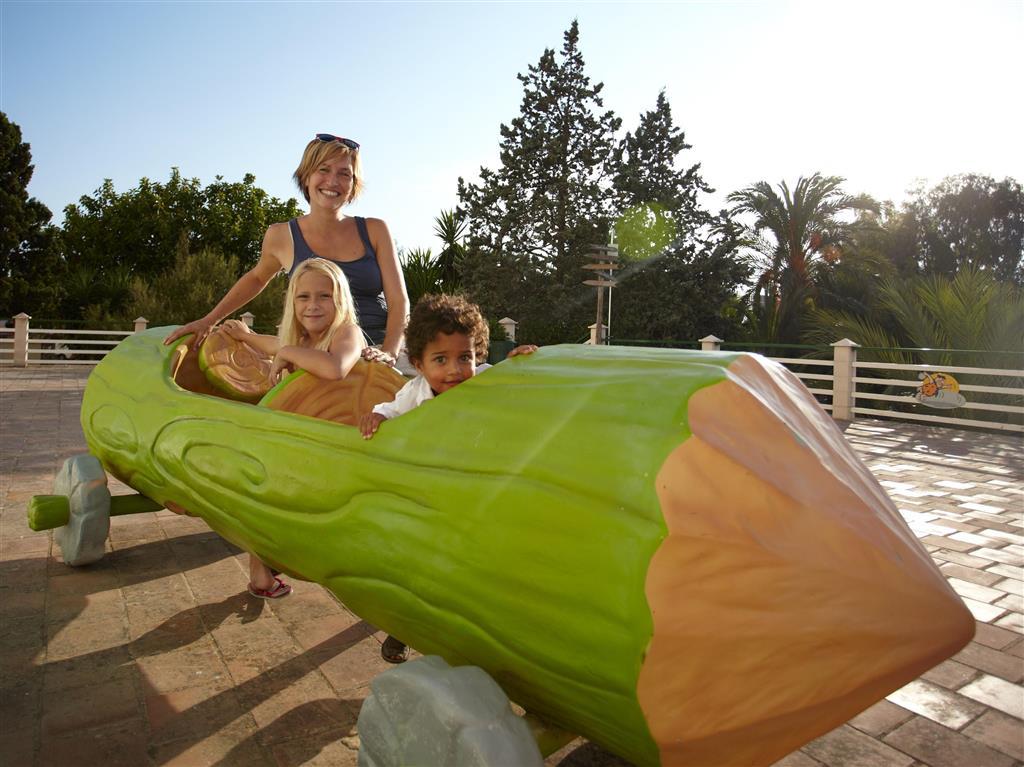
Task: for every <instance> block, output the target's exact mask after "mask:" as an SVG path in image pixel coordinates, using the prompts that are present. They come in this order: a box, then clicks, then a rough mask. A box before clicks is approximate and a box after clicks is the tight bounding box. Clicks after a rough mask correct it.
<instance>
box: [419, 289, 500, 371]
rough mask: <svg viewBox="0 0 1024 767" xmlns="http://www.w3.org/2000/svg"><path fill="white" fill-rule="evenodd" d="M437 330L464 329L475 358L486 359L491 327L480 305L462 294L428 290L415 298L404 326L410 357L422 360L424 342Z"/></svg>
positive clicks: (451, 331)
mask: <svg viewBox="0 0 1024 767" xmlns="http://www.w3.org/2000/svg"><path fill="white" fill-rule="evenodd" d="M438 333H465V334H466V335H467V336H469V337H470V338H472V339H473V345H474V347H475V349H476V358H477V361H478V362H483V361H484V360H486V358H487V347H488V344H489V343H490V339H491V331H490V328H489V327H487V323H486V322H485V321H484V317H483V315H482V314H481V313H480V307H479V306H477V305H476V304H473V303H470V302H469V301H467V300H466V299H464V298H463V297H462V296H448V295H444V294H442V295H432V294H428V295H425V296H423V297H422V298H421V299H420V300H419V301H417V302H416V306H414V307H413V309H412V314H411V315H410V317H409V324H408V325H406V328H405V351H406V353H407V354H408V355H409V359H410V360H411V361H413V362H422V361H423V352H424V350H425V349H426V348H427V344H429V343H430V342H431V341H433V340H434V338H435V337H436V336H437V334H438Z"/></svg>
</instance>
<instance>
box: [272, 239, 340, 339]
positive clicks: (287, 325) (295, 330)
mask: <svg viewBox="0 0 1024 767" xmlns="http://www.w3.org/2000/svg"><path fill="white" fill-rule="evenodd" d="M306 272H319V273H320V274H324V275H327V277H328V278H329V279H330V280H331V283H332V294H333V298H334V309H335V312H334V321H333V322H332V323H331V326H330V327H329V328H328V329H327V332H326V333H324V335H323V337H322V338H321V339H320V341H319V342H318V343H317V344H316V345H315V346H313V347H312V348H314V349H320V350H322V351H327V350H328V349H330V346H331V341H333V340H334V334H335V333H337V332H338V328H342V327H345V326H346V325H358V324H359V321H358V320H357V319H356V307H355V303H354V302H353V301H352V291H351V290H349V287H348V280H347V279H345V273H344V272H342V271H341V267H339V266H338V265H337V264H335V263H334V262H333V261H328V260H327V259H325V258H310V259H308V260H306V261H303V262H302V263H301V264H299V267H298V268H297V269H296V270H295V272H294V273H293V274H292V277H291V280H290V281H289V282H288V292H287V293H286V294H285V299H284V313H283V314H282V315H281V325H280V327H279V328H278V332H277V340H278V341H279V342H280V344H281V346H302V345H303V342H304V341H305V340H306V339H307V334H306V329H305V328H303V327H302V324H301V323H300V322H298V321H297V320H296V319H295V294H296V293H297V292H298V285H299V277H301V276H302V275H304V274H305V273H306Z"/></svg>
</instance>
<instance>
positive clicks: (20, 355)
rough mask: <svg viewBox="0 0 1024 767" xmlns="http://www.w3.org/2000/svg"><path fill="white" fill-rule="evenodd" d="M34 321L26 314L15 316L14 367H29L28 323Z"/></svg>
mask: <svg viewBox="0 0 1024 767" xmlns="http://www.w3.org/2000/svg"><path fill="white" fill-rule="evenodd" d="M30 319H32V318H31V317H30V316H29V315H27V314H25V312H21V313H20V314H15V315H14V358H13V362H14V366H15V367H19V368H23V367H27V366H28V321H29V320H30Z"/></svg>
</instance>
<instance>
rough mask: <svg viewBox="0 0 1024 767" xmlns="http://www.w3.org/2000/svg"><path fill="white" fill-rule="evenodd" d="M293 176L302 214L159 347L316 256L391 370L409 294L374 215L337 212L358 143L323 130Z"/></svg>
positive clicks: (394, 646) (353, 184)
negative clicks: (331, 265) (343, 288)
mask: <svg viewBox="0 0 1024 767" xmlns="http://www.w3.org/2000/svg"><path fill="white" fill-rule="evenodd" d="M292 178H293V179H294V180H295V183H296V184H297V185H298V187H299V191H301V192H302V196H303V197H305V198H306V202H308V203H309V213H307V214H306V215H305V216H300V217H299V218H295V219H292V220H291V221H288V222H287V223H280V224H271V225H270V227H268V229H267V233H266V234H265V235H264V236H263V249H262V251H261V253H260V260H259V261H258V262H257V264H256V266H254V267H253V268H252V269H250V270H249V271H248V272H246V273H245V274H243V275H242V276H241V277H240V278H239V279H238V282H236V283H235V284H234V285H233V286H232V288H231V289H230V290H229V291H228V292H227V294H226V295H225V296H224V298H222V299H221V300H220V302H219V303H218V304H217V305H216V306H215V307H213V309H212V310H211V311H210V312H209V314H207V315H206V316H205V317H203V318H202V319H198V320H193V321H192V322H190V323H188V324H187V325H183V326H181V327H180V328H178V329H177V330H174V331H172V332H171V333H170V334H169V335H168V336H167V338H165V339H164V343H165V344H170V343H173V342H174V341H175V340H176V339H178V338H180V337H182V336H184V335H187V334H189V333H194V334H195V337H194V338H193V340H192V344H193V345H196V346H197V345H199V344H200V343H202V341H203V339H204V338H206V336H207V335H208V334H209V332H210V329H211V328H212V327H213V326H214V325H216V324H217V323H218V322H220V321H221V320H222V319H224V318H225V317H227V316H229V315H231V314H233V313H235V312H237V311H238V310H239V309H241V308H242V307H243V306H245V305H246V304H247V303H249V302H250V301H251V300H252V299H254V298H255V297H256V296H258V295H259V294H260V292H261V291H262V290H263V289H264V288H265V287H266V286H267V284H268V283H269V282H270V280H271V279H273V277H274V275H276V274H277V273H278V272H279V271H282V270H284V271H285V272H287V273H288V275H289V276H291V274H292V273H293V272H294V271H295V269H296V268H297V267H298V266H299V264H301V263H302V262H303V261H306V260H308V259H310V258H315V257H320V258H325V259H327V260H328V261H334V262H335V263H336V264H338V266H340V267H341V270H342V271H343V272H344V273H345V277H346V278H348V282H349V287H350V288H351V291H352V298H353V300H354V301H355V305H356V313H357V315H358V318H359V325H360V327H361V328H362V329H363V332H364V333H365V334H366V336H367V341H368V343H370V344H373V345H375V346H379V350H378V349H373V348H372V347H370V346H368V347H367V348H366V349H365V350H364V351H363V356H364V357H367V358H369V359H380V360H381V361H383V362H386V363H388V364H389V365H394V364H395V362H396V361H397V359H398V354H399V351H401V348H402V339H403V336H404V333H405V321H406V319H407V318H408V316H409V296H408V294H407V293H406V290H405V279H404V278H403V276H402V269H401V267H400V266H399V263H398V258H397V256H396V255H395V246H394V243H393V242H392V241H391V233H390V232H389V231H388V228H387V225H386V224H385V223H384V222H383V221H381V220H380V219H379V218H369V219H362V218H357V217H352V216H346V215H345V214H344V213H343V212H342V209H343V208H344V207H345V205H347V204H348V203H350V202H352V201H353V200H355V199H356V197H358V196H359V193H360V192H361V191H362V188H363V174H362V166H361V163H360V161H359V144H358V143H356V142H355V141H353V140H352V139H348V138H342V137H341V136H334V135H332V134H330V133H318V134H316V137H315V138H314V139H313V140H312V141H310V142H309V144H307V145H306V151H305V152H303V154H302V161H301V162H300V163H299V167H298V168H296V170H295V174H294V175H293V177H292ZM257 561H258V560H257ZM260 565H262V563H260ZM267 572H268V573H269V572H270V571H269V570H268V571H267ZM278 588H279V587H278ZM285 593H287V592H285ZM281 595H283V594H281ZM408 654H409V651H408V648H407V647H406V646H405V645H404V644H403V643H402V642H400V641H398V640H397V639H396V638H394V637H388V638H387V640H386V641H385V642H384V645H383V646H382V647H381V655H382V656H383V657H384V660H386V661H388V662H389V663H401V662H402V661H404V660H405V659H406V658H407V657H408Z"/></svg>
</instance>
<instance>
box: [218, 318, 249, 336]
mask: <svg viewBox="0 0 1024 767" xmlns="http://www.w3.org/2000/svg"><path fill="white" fill-rule="evenodd" d="M220 327H221V330H223V331H224V332H225V333H227V334H228V336H229V337H230V338H233V339H234V340H235V341H244V340H245V336H247V335H248V334H249V333H251V332H252V331H251V330H249V326H248V325H246V324H245V323H244V322H242V321H241V320H227V321H226V322H224V324H222V325H221V326H220Z"/></svg>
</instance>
